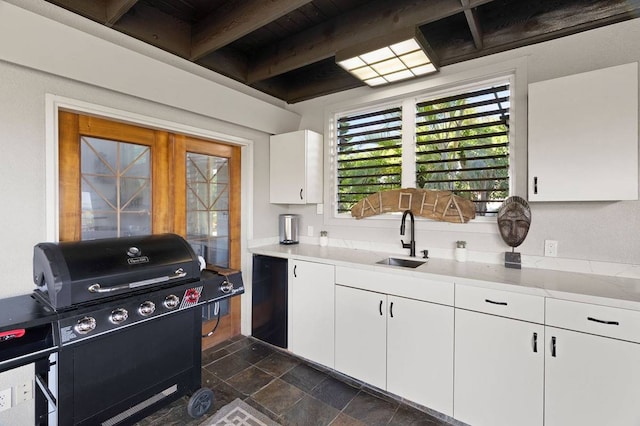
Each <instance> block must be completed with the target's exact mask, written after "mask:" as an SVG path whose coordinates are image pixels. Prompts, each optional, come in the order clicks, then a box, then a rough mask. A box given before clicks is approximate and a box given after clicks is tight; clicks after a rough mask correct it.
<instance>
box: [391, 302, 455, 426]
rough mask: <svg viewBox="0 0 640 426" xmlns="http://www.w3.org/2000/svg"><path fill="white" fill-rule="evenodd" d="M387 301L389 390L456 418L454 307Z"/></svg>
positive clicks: (427, 303)
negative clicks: (454, 412)
mask: <svg viewBox="0 0 640 426" xmlns="http://www.w3.org/2000/svg"><path fill="white" fill-rule="evenodd" d="M387 300H388V303H389V316H388V317H387V390H388V391H389V392H391V393H394V394H396V395H400V396H402V397H404V398H406V399H409V400H411V401H413V402H417V403H418V404H421V405H424V406H427V407H429V408H432V409H434V410H436V411H439V412H441V413H443V414H446V415H448V416H451V415H453V380H452V378H453V307H451V306H444V305H438V304H435V303H429V302H422V301H418V300H413V299H407V298H404V297H397V296H388V299H387Z"/></svg>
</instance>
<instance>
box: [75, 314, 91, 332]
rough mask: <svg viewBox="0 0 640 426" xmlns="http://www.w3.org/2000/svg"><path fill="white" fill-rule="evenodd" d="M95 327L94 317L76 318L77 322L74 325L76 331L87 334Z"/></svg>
mask: <svg viewBox="0 0 640 426" xmlns="http://www.w3.org/2000/svg"><path fill="white" fill-rule="evenodd" d="M95 328H96V319H95V318H93V317H84V318H82V319H80V320H78V323H77V324H76V326H75V327H74V329H75V330H76V332H77V333H79V334H87V333H88V332H90V331H92V330H94V329H95Z"/></svg>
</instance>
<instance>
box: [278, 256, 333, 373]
mask: <svg viewBox="0 0 640 426" xmlns="http://www.w3.org/2000/svg"><path fill="white" fill-rule="evenodd" d="M334 281H335V279H334V266H333V265H325V264H321V263H314V262H306V261H301V260H289V276H288V319H287V334H288V336H287V338H288V349H289V350H290V351H291V352H293V353H295V354H296V355H300V356H302V357H304V358H307V359H309V360H311V361H314V362H317V363H319V364H322V365H325V366H327V367H331V368H333V367H334V297H335V296H334V290H335V284H334Z"/></svg>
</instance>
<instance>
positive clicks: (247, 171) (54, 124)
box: [45, 93, 254, 335]
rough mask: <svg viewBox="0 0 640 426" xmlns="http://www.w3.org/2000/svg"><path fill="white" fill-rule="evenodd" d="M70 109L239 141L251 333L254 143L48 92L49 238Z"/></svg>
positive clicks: (245, 318) (245, 325)
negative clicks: (63, 120) (61, 138)
mask: <svg viewBox="0 0 640 426" xmlns="http://www.w3.org/2000/svg"><path fill="white" fill-rule="evenodd" d="M59 110H66V111H70V112H76V113H79V114H85V115H96V116H100V117H104V118H106V119H110V120H114V121H121V122H124V123H128V124H133V125H137V126H141V127H148V128H152V129H162V130H166V131H169V132H175V133H181V134H184V135H188V136H193V137H196V138H202V139H212V140H217V141H220V142H225V143H228V144H233V145H238V146H240V149H241V186H240V205H241V213H240V214H241V219H240V221H241V225H240V226H241V229H242V232H241V236H240V257H241V259H240V260H241V262H240V264H241V270H242V275H243V280H244V282H245V289H246V290H245V294H244V295H242V296H240V297H241V301H240V303H241V312H242V318H241V321H240V325H241V328H240V332H241V333H242V334H244V335H251V291H250V289H251V286H250V285H247V284H248V283H250V282H251V264H252V258H251V253H250V252H249V250H248V247H249V245H248V242H249V241H250V240H252V239H253V223H254V221H253V150H254V148H253V144H254V141H253V140H251V139H247V138H244V137H239V136H234V135H230V134H226V133H221V132H216V131H212V130H207V129H202V128H198V127H193V126H189V125H185V124H182V123H178V122H173V121H169V120H164V119H160V118H156V117H151V116H147V115H143V114H138V113H133V112H130V111H124V110H120V109H116V108H111V107H106V106H102V105H97V104H93V103H90V102H85V101H81V100H77V99H72V98H67V97H63V96H58V95H54V94H51V93H47V94H45V177H46V179H45V185H46V187H45V234H46V240H47V241H58V236H59V231H60V223H59V208H60V193H59V189H58V188H59V187H58V185H59V178H58V177H59V162H58V154H59V151H58V134H59V132H58V130H59V129H58V111H59Z"/></svg>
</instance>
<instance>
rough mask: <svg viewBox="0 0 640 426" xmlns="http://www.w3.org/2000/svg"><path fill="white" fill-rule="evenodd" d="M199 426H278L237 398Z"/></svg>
mask: <svg viewBox="0 0 640 426" xmlns="http://www.w3.org/2000/svg"><path fill="white" fill-rule="evenodd" d="M200 426H280V425H278V423H276V422H274V421H273V420H271V419H270V418H269V417H268V416H266V415H265V414H262V413H261V412H259V411H258V410H256V409H255V408H253V407H252V406H250V405H249V404H247V403H246V402H244V401H242V400H241V399H239V398H236V399H234V400H233V401H231V402H230V403H228V404H227V405H225V406H224V407H222V408H221V409H219V410H218V412H217V413H216V414H215V415H214V416H213V417H210V418H208V419H207V420H206V421H204V422H203V423H201V424H200Z"/></svg>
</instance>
